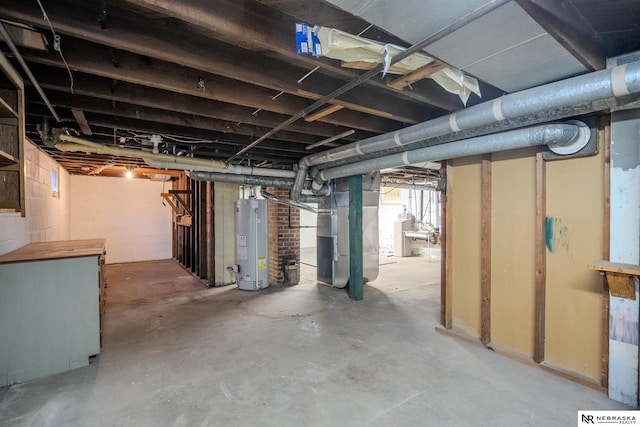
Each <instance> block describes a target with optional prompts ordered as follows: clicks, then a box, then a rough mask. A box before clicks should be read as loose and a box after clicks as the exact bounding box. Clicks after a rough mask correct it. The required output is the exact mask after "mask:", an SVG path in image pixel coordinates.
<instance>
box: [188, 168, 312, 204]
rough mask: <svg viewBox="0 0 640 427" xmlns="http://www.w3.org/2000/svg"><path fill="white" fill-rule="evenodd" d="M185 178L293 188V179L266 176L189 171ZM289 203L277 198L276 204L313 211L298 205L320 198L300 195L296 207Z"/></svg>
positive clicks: (309, 183) (309, 185)
mask: <svg viewBox="0 0 640 427" xmlns="http://www.w3.org/2000/svg"><path fill="white" fill-rule="evenodd" d="M187 176H188V177H189V178H191V179H194V180H196V181H213V182H228V183H233V184H240V185H259V186H261V187H277V188H291V187H293V179H291V178H274V177H268V176H255V175H254V176H247V175H231V174H225V173H218V172H203V171H189V172H187ZM307 184H308V187H311V182H307ZM273 197H276V196H273ZM276 198H277V197H276ZM272 200H273V199H272ZM273 201H275V200H273ZM289 202H290V200H287V199H279V198H278V202H277V203H283V204H287V205H289V206H292V207H295V208H297V209H306V210H313V209H315V208H313V207H312V206H308V207H305V208H302V207H301V206H300V203H302V204H307V203H319V202H320V198H319V197H317V196H312V195H309V194H302V195H301V196H300V199H299V200H297V201H296V202H299V203H298V205H296V206H294V205H293V204H291V203H289ZM294 203H295V202H294ZM316 213H317V212H316Z"/></svg>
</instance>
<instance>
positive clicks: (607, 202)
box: [598, 116, 611, 390]
mask: <svg viewBox="0 0 640 427" xmlns="http://www.w3.org/2000/svg"><path fill="white" fill-rule="evenodd" d="M598 128H599V132H600V134H601V135H600V141H602V147H603V149H604V206H603V208H604V221H603V223H602V259H604V260H609V259H610V257H611V243H610V242H611V117H610V116H602V117H601V118H600V120H599V126H598ZM602 284H603V286H602V366H601V374H602V376H601V385H602V387H604V388H605V389H606V390H608V389H609V286H608V283H607V279H606V277H604V278H603V280H602Z"/></svg>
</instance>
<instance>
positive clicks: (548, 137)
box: [545, 120, 591, 156]
mask: <svg viewBox="0 0 640 427" xmlns="http://www.w3.org/2000/svg"><path fill="white" fill-rule="evenodd" d="M547 131H548V132H547ZM545 132H546V134H545V143H546V145H547V147H549V150H551V151H552V152H553V153H555V154H558V155H560V156H568V155H571V154H575V153H577V152H578V151H580V150H582V149H583V148H584V147H585V146H586V145H587V143H588V142H589V139H590V138H591V129H590V128H589V126H588V125H587V124H586V123H584V122H581V121H578V120H571V121H569V122H567V124H565V125H554V126H546V129H545Z"/></svg>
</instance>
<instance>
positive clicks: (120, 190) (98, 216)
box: [69, 175, 172, 263]
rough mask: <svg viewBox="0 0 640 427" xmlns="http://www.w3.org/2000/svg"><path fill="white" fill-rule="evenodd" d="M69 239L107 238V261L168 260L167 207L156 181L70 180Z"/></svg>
mask: <svg viewBox="0 0 640 427" xmlns="http://www.w3.org/2000/svg"><path fill="white" fill-rule="evenodd" d="M70 181H71V185H70V187H71V189H70V191H71V203H70V221H71V231H70V236H69V237H70V238H71V239H92V238H105V239H107V257H106V260H107V263H119V262H136V261H149V260H158V259H168V258H171V255H172V254H171V239H172V237H171V221H172V212H171V208H170V207H169V206H168V205H167V206H163V205H162V203H161V202H162V198H161V197H160V193H161V192H162V189H163V183H162V182H153V181H148V180H143V179H125V178H110V177H94V176H80V175H74V176H71V180H70Z"/></svg>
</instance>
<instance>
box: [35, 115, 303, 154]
mask: <svg viewBox="0 0 640 427" xmlns="http://www.w3.org/2000/svg"><path fill="white" fill-rule="evenodd" d="M27 107H28V110H27V115H28V117H31V118H34V117H35V118H41V117H48V116H49V114H48V113H47V110H46V108H45V107H44V106H43V105H41V104H31V103H29V104H28V106H27ZM60 114H61V115H62V118H63V121H64V122H67V123H73V116H71V113H70V112H69V111H68V110H67V109H61V113H60ZM86 116H87V120H88V121H89V123H91V125H92V126H101V127H108V128H111V129H114V130H129V131H132V132H135V133H139V134H159V135H173V136H177V137H184V138H183V139H184V140H185V141H184V142H177V141H174V140H169V139H166V138H165V141H166V142H170V143H171V144H174V145H179V146H180V145H181V146H185V147H186V146H203V147H204V146H212V147H215V148H217V149H218V150H220V152H221V153H223V154H220V156H221V158H224V156H225V155H227V156H228V155H230V154H233V153H234V152H236V151H237V150H238V149H239V148H243V147H244V146H245V145H247V144H248V143H249V142H251V138H249V137H244V136H242V135H237V134H225V133H221V132H215V131H208V130H203V129H194V128H190V127H185V126H179V125H174V124H168V123H161V122H154V121H146V120H140V119H131V118H128V117H118V116H113V115H104V114H99V113H93V112H88V111H87V112H86ZM118 137H119V136H118ZM187 138H192V139H197V140H200V141H211V142H210V143H208V142H190V141H187ZM92 139H97V140H104V141H112V140H113V137H111V136H99V135H95V132H94V136H93V137H92ZM254 154H255V155H256V156H260V158H262V156H266V155H270V158H271V159H273V158H274V156H278V157H279V156H284V157H287V158H291V159H293V158H297V159H298V160H299V159H300V157H301V154H308V151H307V150H305V149H304V147H303V146H301V145H298V144H291V143H289V142H286V141H279V140H268V141H265V145H264V146H261V147H260V150H259V151H257V152H256V153H253V151H252V152H251V156H246V157H247V158H254Z"/></svg>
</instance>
